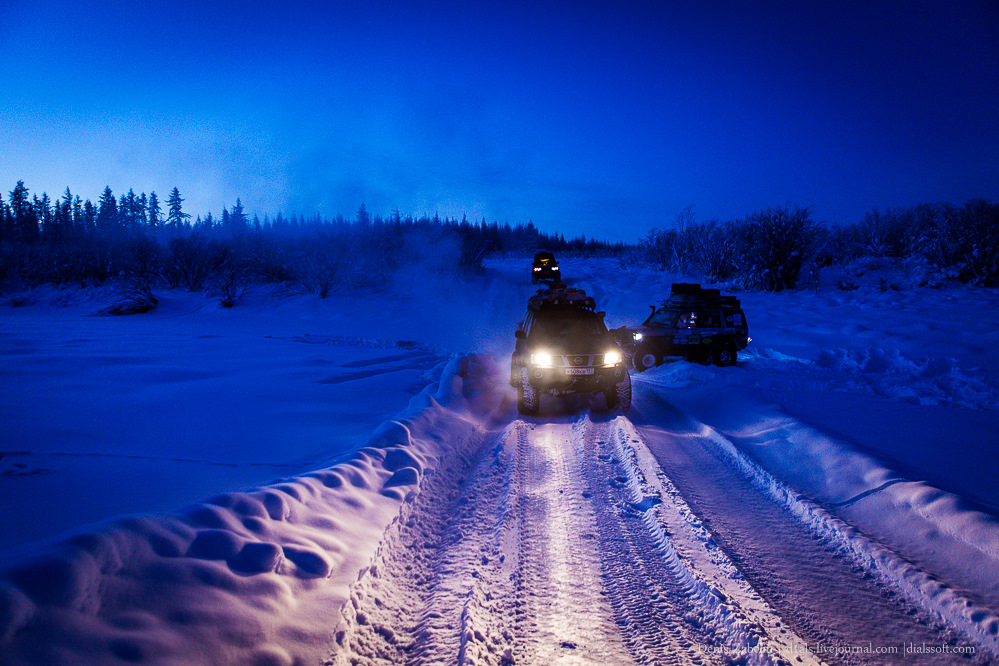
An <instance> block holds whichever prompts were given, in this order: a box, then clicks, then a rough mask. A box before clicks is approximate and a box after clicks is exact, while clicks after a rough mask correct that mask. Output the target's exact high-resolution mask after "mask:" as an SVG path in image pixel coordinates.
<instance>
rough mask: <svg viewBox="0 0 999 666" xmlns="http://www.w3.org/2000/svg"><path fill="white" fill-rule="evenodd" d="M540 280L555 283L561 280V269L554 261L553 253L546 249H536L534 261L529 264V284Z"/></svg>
mask: <svg viewBox="0 0 999 666" xmlns="http://www.w3.org/2000/svg"><path fill="white" fill-rule="evenodd" d="M542 280H551V281H553V282H556V283H558V282H561V281H562V270H561V269H560V268H559V267H558V262H557V261H555V255H554V254H552V253H551V252H549V251H548V250H538V251H537V252H536V253H535V254H534V263H533V264H531V284H537V283H539V282H541V281H542Z"/></svg>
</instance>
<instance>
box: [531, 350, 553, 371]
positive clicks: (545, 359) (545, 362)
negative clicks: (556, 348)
mask: <svg viewBox="0 0 999 666" xmlns="http://www.w3.org/2000/svg"><path fill="white" fill-rule="evenodd" d="M531 365H540V366H541V367H543V368H550V367H552V355H551V354H546V353H544V352H539V353H537V354H531Z"/></svg>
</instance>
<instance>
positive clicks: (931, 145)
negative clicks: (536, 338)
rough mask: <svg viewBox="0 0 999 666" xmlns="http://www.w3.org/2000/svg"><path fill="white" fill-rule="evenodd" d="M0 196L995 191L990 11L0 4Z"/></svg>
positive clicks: (625, 207)
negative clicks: (20, 187) (24, 192)
mask: <svg viewBox="0 0 999 666" xmlns="http://www.w3.org/2000/svg"><path fill="white" fill-rule="evenodd" d="M2 5H3V11H2V17H0V71H3V72H4V81H3V84H2V90H3V93H2V96H0V192H2V194H3V197H4V199H6V198H7V194H8V192H9V191H10V190H11V189H13V187H14V184H15V183H16V182H17V180H19V179H21V180H24V181H25V184H26V185H27V186H28V188H29V190H30V191H31V193H33V194H40V193H41V192H43V191H46V192H48V193H49V195H50V196H51V197H53V198H58V197H59V196H61V195H62V193H63V191H64V190H65V188H66V186H69V187H70V189H71V190H72V192H73V193H74V194H78V195H80V196H82V197H83V198H85V199H86V198H89V199H91V200H93V201H96V200H97V198H98V197H99V196H100V193H101V191H102V190H103V189H104V186H105V185H109V186H110V187H111V189H112V190H113V191H114V193H115V194H116V195H119V194H122V193H124V192H127V190H128V189H129V188H133V189H134V190H135V192H136V193H137V194H138V193H140V192H143V191H144V192H147V193H148V192H150V191H153V190H155V191H156V193H157V194H158V195H159V197H160V200H161V201H165V199H166V198H167V195H168V193H169V191H170V190H171V189H172V188H173V187H174V186H176V187H178V188H179V189H180V192H181V195H182V196H183V197H184V198H185V199H186V202H185V204H184V208H185V211H186V212H188V213H191V214H192V215H195V216H196V215H204V214H205V213H207V212H208V211H211V212H212V213H213V214H214V215H215V216H218V215H219V214H220V213H221V210H222V208H223V207H231V206H232V205H233V204H234V203H235V200H236V198H237V197H240V198H241V199H242V202H243V204H244V206H245V207H246V209H247V212H249V213H250V214H251V215H252V214H254V213H257V214H259V215H260V216H261V217H263V215H264V214H270V215H271V216H272V217H273V216H274V215H275V214H276V213H277V212H278V211H281V212H283V213H285V214H286V215H287V214H289V213H296V214H297V213H302V214H305V215H310V214H312V213H314V212H319V213H321V214H323V215H326V216H333V215H335V214H337V213H338V212H339V213H343V214H345V215H347V216H353V214H354V212H355V211H356V210H357V208H358V206H359V205H360V204H361V202H364V203H365V204H366V206H367V208H368V210H369V211H371V212H372V213H380V214H383V215H388V214H389V213H390V212H391V211H392V209H394V208H398V209H399V210H400V211H401V213H402V214H403V215H406V214H422V213H429V214H433V213H434V212H437V213H439V214H441V215H442V216H451V217H458V218H460V217H461V216H462V215H467V216H468V218H469V219H470V220H473V221H477V220H479V219H481V218H482V217H486V218H487V219H488V220H489V221H493V220H497V221H499V222H500V223H503V222H507V221H508V222H510V223H512V224H516V223H519V222H526V221H527V220H528V219H532V220H533V221H534V223H535V224H536V225H537V226H539V227H540V228H541V229H543V230H546V231H557V232H562V233H564V234H565V235H566V236H575V235H578V234H579V233H586V234H587V235H588V236H595V237H598V238H604V239H608V240H625V241H633V240H636V239H637V238H639V237H640V236H641V235H643V234H644V233H645V232H646V231H647V230H648V229H649V228H651V227H652V226H657V225H658V226H662V225H664V224H668V223H670V222H671V221H672V220H673V218H674V217H675V215H676V214H677V212H679V211H680V210H681V209H683V208H684V207H685V206H688V205H693V206H694V209H695V211H696V213H697V216H698V219H701V220H705V219H711V218H720V219H731V218H737V217H741V216H743V215H745V214H747V213H750V212H752V211H754V210H759V209H761V208H766V207H769V206H774V205H781V204H783V203H785V202H787V201H791V202H794V203H796V204H798V205H801V206H811V207H812V209H813V211H814V214H815V216H816V217H817V218H818V219H824V220H828V221H830V222H847V223H849V222H856V221H859V220H860V219H861V218H862V217H863V215H864V213H865V212H867V211H868V210H870V209H872V208H881V209H884V208H886V207H894V206H905V205H911V204H915V203H920V202H925V201H951V202H953V203H958V204H960V203H963V202H964V201H966V200H967V199H969V198H973V197H981V198H985V199H990V200H993V201H995V200H999V39H997V37H996V35H999V3H997V2H996V1H995V0H954V1H950V2H924V1H922V0H910V1H907V2H871V1H870V0H866V1H862V2H854V1H852V0H837V1H836V2H821V3H820V2H801V1H800V0H795V1H788V2H745V3H737V2H713V1H711V0H707V1H703V2H696V3H691V2H684V3H672V2H649V3H638V2H631V3H628V2H621V3H600V4H597V3H588V2H581V3H571V4H570V3H520V2H505V3H495V4H494V3H492V2H460V3H457V2H456V3H450V2H434V3H403V2H396V3H392V2H379V1H377V0H375V1H371V2H350V3H342V2H287V3H263V2H255V1H253V0H249V1H247V0H244V1H241V2H197V3H195V2H188V1H187V0H175V1H173V2H106V1H95V2H53V1H50V0H2Z"/></svg>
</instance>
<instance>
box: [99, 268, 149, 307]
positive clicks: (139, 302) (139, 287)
mask: <svg viewBox="0 0 999 666" xmlns="http://www.w3.org/2000/svg"><path fill="white" fill-rule="evenodd" d="M115 290H116V291H117V300H115V302H114V303H113V304H112V305H109V306H108V307H106V308H102V309H100V310H98V311H97V313H96V314H97V316H99V317H110V316H118V315H131V314H141V313H143V312H149V311H150V310H152V309H153V308H155V307H156V305H157V304H158V303H159V299H157V298H156V297H155V296H153V291H152V288H151V286H150V284H149V278H148V277H144V276H138V275H128V276H124V277H121V278H118V279H117V280H116V281H115Z"/></svg>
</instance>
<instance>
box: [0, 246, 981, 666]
mask: <svg viewBox="0 0 999 666" xmlns="http://www.w3.org/2000/svg"><path fill="white" fill-rule="evenodd" d="M561 263H562V267H563V271H564V275H565V277H566V280H567V281H568V282H569V283H570V284H573V285H574V286H580V287H583V288H585V289H586V290H587V292H588V293H591V294H593V295H594V296H595V297H596V299H597V303H598V305H599V307H600V309H602V310H605V311H606V312H607V317H606V318H607V323H608V325H609V326H611V327H614V326H619V325H623V324H633V323H637V322H639V321H641V320H642V319H644V317H645V315H646V314H647V313H648V305H649V304H650V303H653V302H655V301H656V300H657V299H659V298H662V297H663V296H664V295H665V294H666V293H667V292H668V288H669V284H670V283H671V282H673V281H674V280H677V279H678V278H675V276H669V275H662V274H653V273H650V272H649V271H647V270H644V269H640V268H635V267H625V266H622V265H621V264H620V263H619V262H618V261H617V260H612V259H588V260H573V259H569V258H566V259H563V261H562V262H561ZM527 265H528V261H527V260H525V259H523V258H511V259H498V260H495V261H492V262H491V263H490V264H489V270H488V271H487V273H486V274H485V275H484V276H482V277H480V278H477V279H474V280H471V281H469V282H467V283H464V284H457V283H454V282H446V281H443V280H439V279H427V278H426V277H424V276H418V275H413V276H409V277H408V278H406V279H402V278H397V279H396V280H395V281H393V283H392V284H390V285H389V286H387V287H385V288H383V289H380V290H378V291H372V292H369V293H363V294H351V295H340V296H331V297H330V298H328V299H319V298H318V297H315V296H303V295H293V294H278V293H274V292H264V291H257V292H255V293H251V294H250V295H248V296H247V297H246V298H245V299H244V300H243V301H241V302H240V303H239V304H237V306H236V307H235V308H233V309H231V310H225V309H221V308H219V307H218V306H217V305H216V304H215V302H214V301H213V300H212V299H210V298H207V297H203V296H201V295H193V294H187V293H182V292H166V291H164V292H157V293H156V295H157V296H158V297H159V298H160V305H159V306H158V307H157V308H156V309H155V310H153V311H151V312H149V313H146V314H142V315H134V316H127V317H92V316H87V315H90V314H92V313H93V312H95V311H96V310H98V309H99V308H100V307H101V305H103V304H104V303H105V302H106V299H107V298H108V297H109V295H108V294H107V293H104V292H95V291H93V290H90V291H83V292H81V291H79V290H75V289H70V290H40V291H39V292H37V293H33V294H29V295H28V298H27V300H28V304H25V305H19V306H18V307H12V306H9V305H4V306H2V307H0V321H2V324H0V378H2V379H0V381H2V382H3V384H2V387H3V392H4V400H3V401H2V403H0V423H2V424H3V432H4V435H3V441H4V443H3V444H2V446H0V501H2V506H3V511H2V512H0V657H3V659H0V661H4V662H5V663H6V662H7V661H10V662H11V663H22V662H24V663H46V664H48V663H66V664H69V663H126V662H127V663H135V662H140V663H143V662H144V663H269V664H282V663H284V664H291V663H318V662H322V661H324V660H326V661H327V662H330V663H344V664H346V663H352V662H354V663H378V662H386V661H387V662H390V663H399V662H409V663H439V662H447V661H457V662H460V663H496V664H500V663H539V664H540V663H545V664H547V663H632V662H638V663H668V662H670V661H675V662H677V663H692V662H698V661H700V662H707V663H713V662H726V661H733V660H734V661H739V660H744V661H748V662H750V663H769V662H773V661H777V660H781V659H783V660H786V661H792V662H793V661H796V660H799V659H800V660H802V661H803V662H806V663H808V662H814V661H826V662H831V663H884V662H904V661H913V660H915V661H918V660H919V659H920V658H922V659H923V663H947V662H948V660H952V661H953V662H954V663H987V662H989V661H990V660H993V659H999V523H997V520H996V519H997V516H999V483H997V481H999V472H997V470H999V451H997V449H999V447H997V446H996V445H997V444H999V434H997V433H999V351H997V350H999V294H997V293H996V292H994V291H990V290H973V289H966V288H963V287H948V288H945V289H940V290H934V289H926V288H918V287H912V286H907V285H906V279H905V278H904V276H901V275H900V274H897V273H893V272H892V271H890V270H888V269H886V268H885V267H878V266H873V267H869V270H868V271H867V274H866V275H864V276H858V275H857V274H856V273H858V272H859V271H855V272H854V274H853V275H852V276H851V279H853V281H854V282H856V283H859V284H860V288H859V289H856V290H843V289H840V288H838V287H837V286H836V283H837V282H838V281H839V277H840V276H838V275H836V274H834V273H832V272H831V271H830V269H826V271H827V273H826V274H824V275H823V276H822V279H821V280H820V283H819V286H818V289H817V290H815V289H811V290H806V291H794V292H788V293H782V294H759V293H742V294H739V296H740V297H741V298H742V301H743V308H744V310H745V311H746V313H747V318H748V319H749V323H750V334H751V336H752V338H753V341H752V343H751V344H750V347H749V348H748V349H747V350H746V351H745V352H743V353H741V354H740V360H739V363H738V364H737V365H736V366H735V367H732V368H717V367H714V366H702V365H698V364H691V363H687V362H684V361H678V362H675V363H670V364H667V365H664V366H662V367H660V368H656V369H654V370H652V371H649V372H646V373H642V374H637V373H634V374H633V380H634V385H635V401H634V406H633V408H632V410H631V412H629V413H628V414H627V415H624V416H622V415H618V414H616V413H607V412H606V411H605V410H604V409H603V404H602V399H599V398H598V399H590V398H585V397H578V398H571V399H569V400H567V401H564V402H560V401H557V400H555V399H554V398H549V397H545V398H543V401H542V412H541V414H540V415H539V416H538V417H536V418H531V419H522V418H519V417H518V416H517V414H516V410H515V408H514V406H513V391H512V389H511V388H510V387H509V385H508V384H506V381H505V380H506V379H507V375H508V373H506V372H505V371H506V370H507V369H508V363H509V354H510V352H511V351H512V348H513V330H514V327H515V325H516V323H517V321H519V319H520V318H521V316H522V314H523V308H524V305H525V303H526V299H527V296H528V295H529V294H530V293H532V292H533V289H534V288H533V287H531V286H530V285H529V283H528V282H529V281H528V279H527ZM882 278H883V279H882ZM684 279H688V278H684ZM892 284H896V285H901V286H899V288H898V289H895V288H892V286H891V285H892ZM504 366H506V367H504ZM865 645H866V646H868V647H869V652H870V651H873V650H875V649H889V648H892V647H894V648H895V649H896V650H898V651H899V652H898V653H897V654H889V655H885V654H884V653H881V654H870V653H865V652H864V651H863V650H862V649H861V648H863V646H865ZM805 646H808V647H807V648H806V647H805ZM906 646H914V647H911V649H909V651H908V654H906V652H905V648H906ZM847 647H849V648H851V652H850V653H849V654H847V653H845V652H844V651H843V649H844V648H847ZM920 647H922V648H923V653H919V652H918V651H917V650H916V648H920ZM929 649H932V650H934V652H933V653H932V654H925V652H926V651H927V650H929ZM944 650H946V651H947V652H948V653H947V654H941V651H944ZM962 650H963V651H971V650H973V651H974V655H973V656H968V655H966V654H964V655H957V654H954V653H955V652H957V651H962ZM914 652H916V653H915V654H913V653H914Z"/></svg>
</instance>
